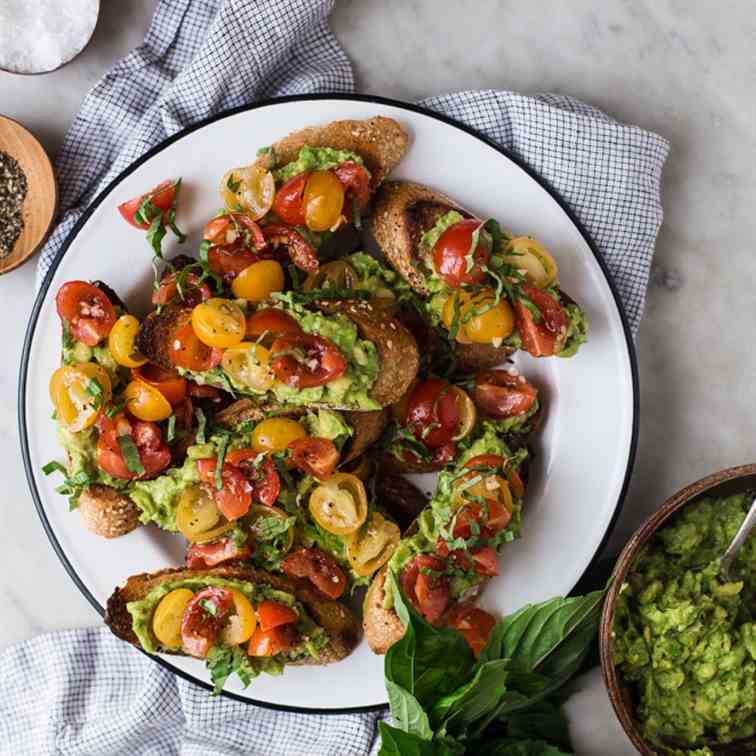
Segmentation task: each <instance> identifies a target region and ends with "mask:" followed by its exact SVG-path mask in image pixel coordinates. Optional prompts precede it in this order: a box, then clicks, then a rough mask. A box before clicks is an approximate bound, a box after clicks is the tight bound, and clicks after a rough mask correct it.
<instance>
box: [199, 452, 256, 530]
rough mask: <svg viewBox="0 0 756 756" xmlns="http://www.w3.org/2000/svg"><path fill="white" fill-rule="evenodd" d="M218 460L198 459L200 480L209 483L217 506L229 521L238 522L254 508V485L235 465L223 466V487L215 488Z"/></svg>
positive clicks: (213, 458)
mask: <svg viewBox="0 0 756 756" xmlns="http://www.w3.org/2000/svg"><path fill="white" fill-rule="evenodd" d="M216 465H217V459H215V457H212V458H211V459H198V460H197V471H198V472H199V476H200V480H202V481H203V482H204V483H207V484H208V485H209V486H210V489H211V490H212V494H213V498H214V499H215V504H216V506H217V507H218V509H219V510H220V513H221V514H222V515H223V516H224V517H225V518H226V519H227V520H238V519H239V518H240V517H243V516H244V515H245V514H247V512H249V508H250V507H251V506H252V485H251V484H250V482H249V481H248V480H247V479H246V478H245V477H244V474H243V473H242V471H241V470H240V469H239V468H238V467H235V466H234V465H228V464H224V465H223V470H221V482H222V487H221V488H220V489H218V488H216V487H215V468H216Z"/></svg>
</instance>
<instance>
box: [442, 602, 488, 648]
mask: <svg viewBox="0 0 756 756" xmlns="http://www.w3.org/2000/svg"><path fill="white" fill-rule="evenodd" d="M448 625H449V627H453V628H454V629H455V630H458V631H459V632H460V633H462V635H463V636H464V638H465V640H466V641H467V643H468V645H469V646H470V648H471V649H472V652H473V653H474V654H475V657H476V658H477V657H479V656H480V652H481V651H482V650H483V648H484V647H485V645H486V643H487V642H488V638H489V637H490V635H491V631H492V630H493V629H494V627H495V626H496V618H495V617H494V616H493V615H491V614H489V613H488V612H486V611H483V609H478V608H477V607H476V606H473V605H472V604H459V605H458V606H456V607H455V608H454V609H453V611H452V612H451V614H450V616H449V619H448Z"/></svg>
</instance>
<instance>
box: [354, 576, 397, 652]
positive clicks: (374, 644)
mask: <svg viewBox="0 0 756 756" xmlns="http://www.w3.org/2000/svg"><path fill="white" fill-rule="evenodd" d="M386 569H387V568H386V567H384V568H383V569H382V570H381V571H380V572H379V573H378V574H377V575H376V576H375V577H374V578H373V582H372V583H370V588H368V591H367V593H366V594H365V602H364V604H363V605H362V630H363V632H364V633H365V640H367V642H368V645H369V646H370V650H371V651H372V652H373V653H375V654H385V653H386V651H388V650H389V649H390V648H391V646H393V645H394V643H396V642H397V641H398V640H399V639H400V638H401V637H402V636H403V635H404V625H403V624H402V621H401V620H400V619H399V617H398V615H397V613H396V612H395V611H394V610H393V609H386V608H385V607H384V606H383V602H384V600H385V598H386V594H385V588H386Z"/></svg>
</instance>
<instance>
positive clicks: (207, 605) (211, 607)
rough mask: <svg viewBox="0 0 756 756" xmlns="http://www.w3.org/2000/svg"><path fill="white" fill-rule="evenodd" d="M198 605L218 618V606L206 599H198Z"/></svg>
mask: <svg viewBox="0 0 756 756" xmlns="http://www.w3.org/2000/svg"><path fill="white" fill-rule="evenodd" d="M199 605H200V606H201V607H202V608H203V609H204V610H205V611H206V612H207V613H208V614H210V615H212V616H213V617H217V616H218V606H217V605H216V604H214V603H213V602H212V601H208V600H207V599H200V602H199Z"/></svg>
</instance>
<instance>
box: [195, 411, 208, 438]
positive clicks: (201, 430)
mask: <svg viewBox="0 0 756 756" xmlns="http://www.w3.org/2000/svg"><path fill="white" fill-rule="evenodd" d="M194 416H195V417H196V418H197V435H196V439H197V443H198V444H204V443H205V428H206V427H207V418H206V417H205V413H204V412H203V411H202V407H196V408H195V410H194Z"/></svg>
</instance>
